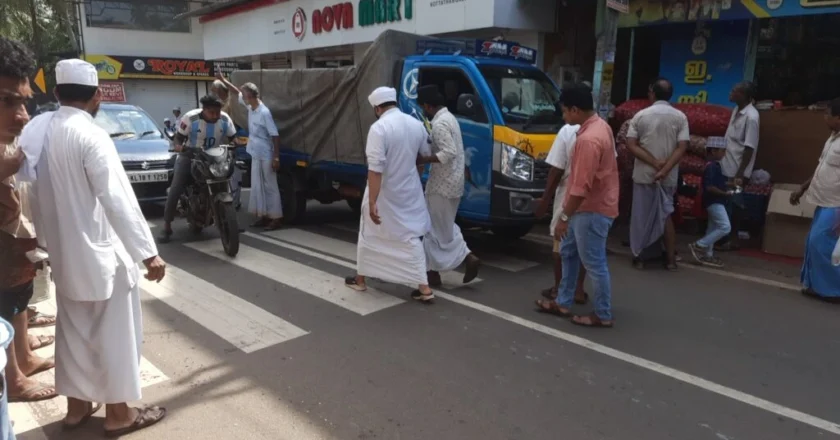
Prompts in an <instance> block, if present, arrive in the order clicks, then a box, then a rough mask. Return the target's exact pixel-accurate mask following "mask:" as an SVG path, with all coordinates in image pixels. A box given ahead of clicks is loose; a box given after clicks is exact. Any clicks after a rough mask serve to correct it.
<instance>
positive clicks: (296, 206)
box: [277, 170, 306, 225]
mask: <svg viewBox="0 0 840 440" xmlns="http://www.w3.org/2000/svg"><path fill="white" fill-rule="evenodd" d="M277 186H279V187H280V198H281V203H282V204H283V222H284V223H286V224H291V225H295V224H300V223H302V222H303V219H304V218H305V217H306V193H305V192H303V191H299V190H298V188H297V185H296V184H295V178H294V176H293V175H292V173H291V172H290V171H289V170H281V171H280V172H278V173H277Z"/></svg>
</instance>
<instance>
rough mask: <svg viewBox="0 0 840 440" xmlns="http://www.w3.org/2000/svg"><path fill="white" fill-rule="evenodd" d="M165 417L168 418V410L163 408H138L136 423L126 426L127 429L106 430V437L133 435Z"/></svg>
mask: <svg viewBox="0 0 840 440" xmlns="http://www.w3.org/2000/svg"><path fill="white" fill-rule="evenodd" d="M164 417H166V408H161V407H159V406H147V407H144V408H137V418H136V419H134V423H132V424H131V425H128V426H126V427H125V428H120V429H111V430H108V429H106V430H105V437H108V438H115V437H121V436H124V435H126V434H131V433H132V432H137V431H140V430H141V429H145V428H148V427H150V426H152V425H154V424H156V423H157V422H159V421H161V420H163V418H164Z"/></svg>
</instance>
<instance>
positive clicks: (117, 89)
mask: <svg viewBox="0 0 840 440" xmlns="http://www.w3.org/2000/svg"><path fill="white" fill-rule="evenodd" d="M99 90H100V91H101V92H102V100H103V101H105V102H125V85H124V84H123V83H121V82H118V81H102V82H100V83H99Z"/></svg>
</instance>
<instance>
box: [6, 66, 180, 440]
mask: <svg viewBox="0 0 840 440" xmlns="http://www.w3.org/2000/svg"><path fill="white" fill-rule="evenodd" d="M55 71H56V83H57V86H56V88H55V94H56V97H57V98H58V101H59V102H60V103H61V108H60V109H59V110H58V111H56V112H53V113H46V114H43V115H41V116H38V117H37V118H35V119H33V120H32V121H31V122H30V124H29V125H27V127H26V128H25V129H24V131H23V134H22V135H21V138H20V144H21V147H22V148H23V151H24V154H25V155H26V160H25V162H24V164H23V167H22V169H21V173H20V175H21V178H23V179H25V180H28V181H31V182H33V185H32V191H33V193H34V196H35V200H36V203H35V204H34V208H35V209H34V211H35V212H34V215H35V222H36V228H37V230H38V232H39V233H38V239H39V241H42V240H43V242H44V245H45V246H46V248H47V249H48V250H49V253H50V264H51V266H52V269H53V275H54V279H55V284H56V298H57V302H58V324H57V327H56V343H55V345H56V350H55V351H56V391H57V392H58V393H59V394H61V395H64V396H67V401H68V403H67V406H68V408H67V410H68V411H67V416H66V417H65V419H64V424H65V427H66V428H68V429H72V428H76V427H78V426H80V425H82V424H84V423H85V422H87V421H88V420H89V419H90V417H91V416H92V415H93V413H95V412H96V411H97V410H98V409H99V408H100V407H101V404H106V414H105V422H104V429H105V435H106V436H109V437H114V436H120V435H125V434H127V433H130V432H133V431H137V430H139V429H143V428H145V427H148V426H151V425H153V424H154V423H157V422H158V421H160V420H161V419H162V418H163V417H164V416H165V415H166V410H165V409H163V408H160V407H156V406H150V407H144V408H131V407H129V406H128V404H127V402H130V401H137V400H140V398H141V392H140V357H141V353H140V350H141V344H142V339H143V325H142V316H141V310H140V286H139V282H140V271H139V270H138V268H137V264H138V263H140V262H142V263H143V264H144V265H145V266H146V269H147V270H148V272H147V274H146V279H148V280H152V281H160V280H161V279H163V277H164V274H165V268H166V265H165V263H164V262H163V260H161V258H160V257H158V256H157V255H158V252H157V248H156V247H155V242H154V239H153V238H152V234H151V232H150V231H149V227H148V224H147V223H146V220H145V219H144V217H143V213H142V212H141V211H140V206H139V204H138V203H137V198H136V197H135V195H134V192H133V190H132V188H131V184H130V183H129V181H128V177H127V176H126V174H125V171H124V170H123V167H122V163H121V161H120V158H119V156H118V155H117V150H116V147H115V146H114V142H113V141H112V140H111V138H110V137H109V136H108V133H106V132H105V131H104V130H102V129H101V128H99V127H98V126H97V125H96V124H95V123H94V121H93V118H94V116H95V115H96V113H97V111H98V110H99V104H100V101H101V99H102V95H101V92H100V90H99V82H98V78H97V74H96V68H95V67H94V66H93V65H92V64H90V63H88V62H85V61H82V60H78V59H72V60H63V61H60V62H59V63H58V64H57V65H56V68H55Z"/></svg>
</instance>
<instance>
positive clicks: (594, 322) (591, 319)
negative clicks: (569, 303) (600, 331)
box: [572, 313, 614, 328]
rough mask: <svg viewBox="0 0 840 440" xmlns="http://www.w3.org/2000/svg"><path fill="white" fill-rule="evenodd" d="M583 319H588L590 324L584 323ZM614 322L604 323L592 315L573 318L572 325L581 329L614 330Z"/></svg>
mask: <svg viewBox="0 0 840 440" xmlns="http://www.w3.org/2000/svg"><path fill="white" fill-rule="evenodd" d="M583 319H588V320H589V322H584V321H583ZM613 323H614V321H608V322H604V321H602V320H601V318H599V317H598V315H596V314H594V313H590V314H589V315H575V316H572V324H575V325H579V326H581V327H596V328H612V327H613Z"/></svg>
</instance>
